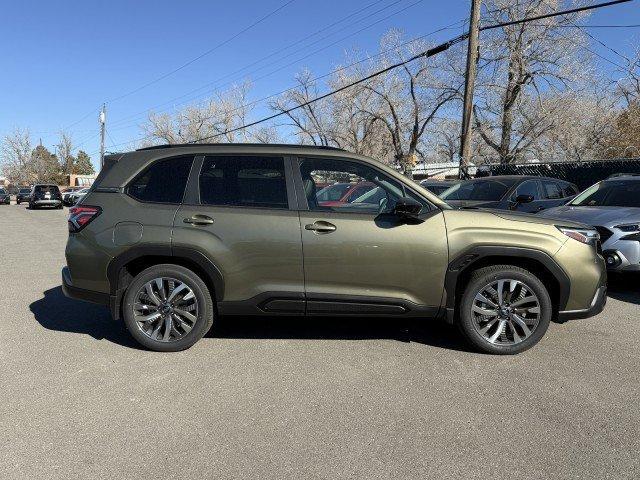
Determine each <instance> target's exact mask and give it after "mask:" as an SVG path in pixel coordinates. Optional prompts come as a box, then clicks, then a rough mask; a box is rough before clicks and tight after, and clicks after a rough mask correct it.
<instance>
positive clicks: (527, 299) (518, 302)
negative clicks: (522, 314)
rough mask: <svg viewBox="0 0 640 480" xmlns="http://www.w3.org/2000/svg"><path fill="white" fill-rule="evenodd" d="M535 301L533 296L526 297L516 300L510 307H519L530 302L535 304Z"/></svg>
mask: <svg viewBox="0 0 640 480" xmlns="http://www.w3.org/2000/svg"><path fill="white" fill-rule="evenodd" d="M536 301H537V299H536V297H535V296H533V295H529V296H528V297H524V298H521V299H520V300H516V301H515V302H513V303H512V304H511V306H512V307H519V306H520V305H524V304H527V303H530V302H536Z"/></svg>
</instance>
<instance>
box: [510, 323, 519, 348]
mask: <svg viewBox="0 0 640 480" xmlns="http://www.w3.org/2000/svg"><path fill="white" fill-rule="evenodd" d="M509 327H511V333H513V341H514V342H516V343H518V342H519V341H520V340H521V338H520V335H518V331H517V330H516V327H515V325H514V324H513V322H509Z"/></svg>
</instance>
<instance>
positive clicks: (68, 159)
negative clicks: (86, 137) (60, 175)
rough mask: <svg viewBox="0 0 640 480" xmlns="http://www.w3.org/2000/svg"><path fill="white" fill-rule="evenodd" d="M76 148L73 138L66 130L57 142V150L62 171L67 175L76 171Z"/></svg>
mask: <svg viewBox="0 0 640 480" xmlns="http://www.w3.org/2000/svg"><path fill="white" fill-rule="evenodd" d="M74 149H75V148H74V146H73V140H72V139H71V136H70V135H69V134H67V133H65V132H62V133H60V140H59V141H58V143H57V144H56V150H57V156H58V159H59V162H60V165H61V166H62V171H63V172H64V173H65V174H66V175H69V174H71V173H74V171H73V170H74V163H75V157H74V156H73V151H74Z"/></svg>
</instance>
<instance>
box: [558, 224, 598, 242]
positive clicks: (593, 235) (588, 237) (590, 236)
mask: <svg viewBox="0 0 640 480" xmlns="http://www.w3.org/2000/svg"><path fill="white" fill-rule="evenodd" d="M556 228H557V229H558V230H560V231H561V232H562V233H564V234H565V235H566V236H567V237H571V238H573V239H574V240H577V241H579V242H580V243H586V244H587V245H594V246H595V245H596V243H598V240H600V234H599V233H598V232H597V231H595V230H591V229H587V228H571V227H561V226H558V225H556Z"/></svg>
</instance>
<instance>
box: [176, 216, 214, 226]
mask: <svg viewBox="0 0 640 480" xmlns="http://www.w3.org/2000/svg"><path fill="white" fill-rule="evenodd" d="M183 222H184V223H190V224H191V225H211V224H212V223H213V218H211V217H208V216H207V215H194V216H193V217H187V218H185V219H184V220H183Z"/></svg>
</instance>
